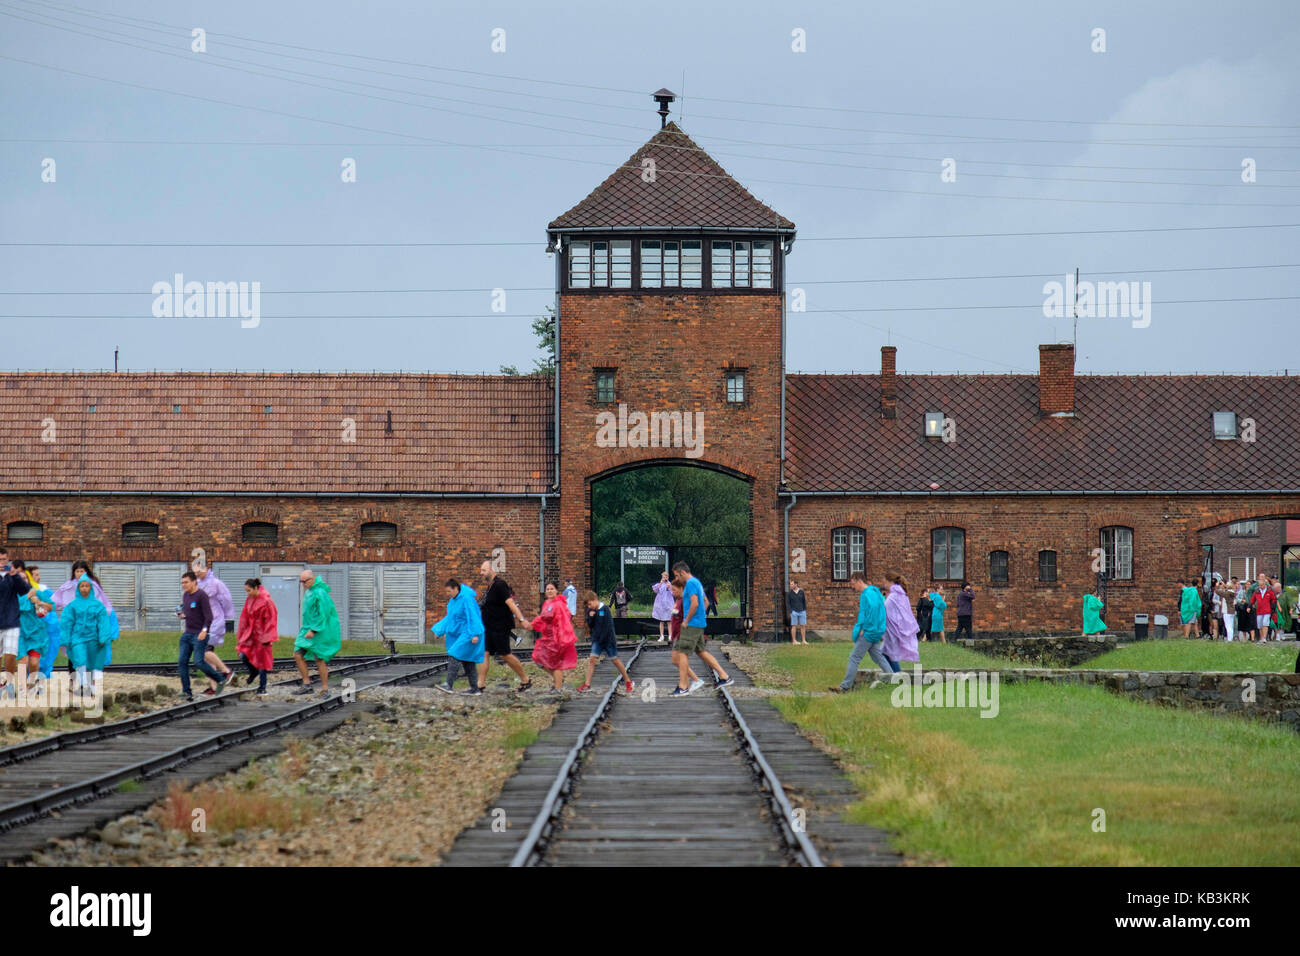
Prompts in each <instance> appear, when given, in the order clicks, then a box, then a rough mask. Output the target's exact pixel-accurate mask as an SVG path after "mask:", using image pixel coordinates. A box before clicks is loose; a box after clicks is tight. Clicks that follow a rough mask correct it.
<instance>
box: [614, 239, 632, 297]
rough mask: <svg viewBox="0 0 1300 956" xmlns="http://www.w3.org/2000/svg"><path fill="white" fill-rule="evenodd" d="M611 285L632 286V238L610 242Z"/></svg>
mask: <svg viewBox="0 0 1300 956" xmlns="http://www.w3.org/2000/svg"><path fill="white" fill-rule="evenodd" d="M610 253H611V254H610V281H609V284H610V287H611V288H614V289H630V288H632V240H631V239H615V240H614V241H613V242H612V243H610Z"/></svg>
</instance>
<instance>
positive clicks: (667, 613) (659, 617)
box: [650, 571, 674, 644]
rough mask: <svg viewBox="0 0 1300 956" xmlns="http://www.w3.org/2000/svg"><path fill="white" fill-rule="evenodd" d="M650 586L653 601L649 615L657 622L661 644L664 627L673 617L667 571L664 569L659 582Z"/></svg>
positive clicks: (670, 584) (671, 591)
mask: <svg viewBox="0 0 1300 956" xmlns="http://www.w3.org/2000/svg"><path fill="white" fill-rule="evenodd" d="M651 588H652V589H653V591H654V592H655V603H654V607H652V608H650V616H651V617H653V618H654V619H655V620H656V621H658V622H659V643H661V644H662V643H663V640H664V629H665V628H666V627H667V626H668V624H669V622H671V621H672V619H673V603H674V602H673V586H672V583H671V582H670V581H669V580H668V572H667V571H665V572H664V573H663V575H662V576H661V577H660V578H659V583H658V584H652V585H651Z"/></svg>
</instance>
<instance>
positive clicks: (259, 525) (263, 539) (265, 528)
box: [240, 521, 280, 544]
mask: <svg viewBox="0 0 1300 956" xmlns="http://www.w3.org/2000/svg"><path fill="white" fill-rule="evenodd" d="M240 532H241V534H242V536H243V539H244V544H275V543H276V542H277V541H278V540H279V538H280V527H279V525H275V524H272V523H271V522H269V521H248V522H245V524H244V525H243V527H242V528H240Z"/></svg>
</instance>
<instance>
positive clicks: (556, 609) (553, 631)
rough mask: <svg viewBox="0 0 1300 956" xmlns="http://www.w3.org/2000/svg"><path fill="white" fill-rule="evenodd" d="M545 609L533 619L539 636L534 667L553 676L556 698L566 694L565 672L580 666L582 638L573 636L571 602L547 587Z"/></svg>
mask: <svg viewBox="0 0 1300 956" xmlns="http://www.w3.org/2000/svg"><path fill="white" fill-rule="evenodd" d="M544 598H545V599H544V601H543V602H542V609H541V611H539V612H538V614H537V617H535V618H533V623H532V628H533V630H534V631H536V632H537V633H538V638H537V640H536V641H534V642H533V663H534V664H536V665H537V666H538V667H540V668H541V669H542V670H544V671H546V672H547V673H549V674H550V675H551V681H552V683H553V684H554V687H555V693H556V694H563V693H564V672H565V671H571V670H573V669H574V668H576V667H577V666H578V636H577V635H576V634H575V633H574V632H573V615H571V614H568V613H566V612H567V611H568V609H569V602H568V599H567V598H565V597H564V596H563V595H561V594H560V592H559V591H557V590H556V588H555V585H554V584H547V585H546V591H545V592H544Z"/></svg>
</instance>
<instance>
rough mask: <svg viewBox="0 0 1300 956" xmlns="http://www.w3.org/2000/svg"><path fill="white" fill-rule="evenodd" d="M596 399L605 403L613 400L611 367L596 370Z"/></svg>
mask: <svg viewBox="0 0 1300 956" xmlns="http://www.w3.org/2000/svg"><path fill="white" fill-rule="evenodd" d="M596 401H597V402H598V403H600V404H607V403H609V402H612V401H614V372H613V370H611V369H605V370H600V371H597V372H596Z"/></svg>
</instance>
